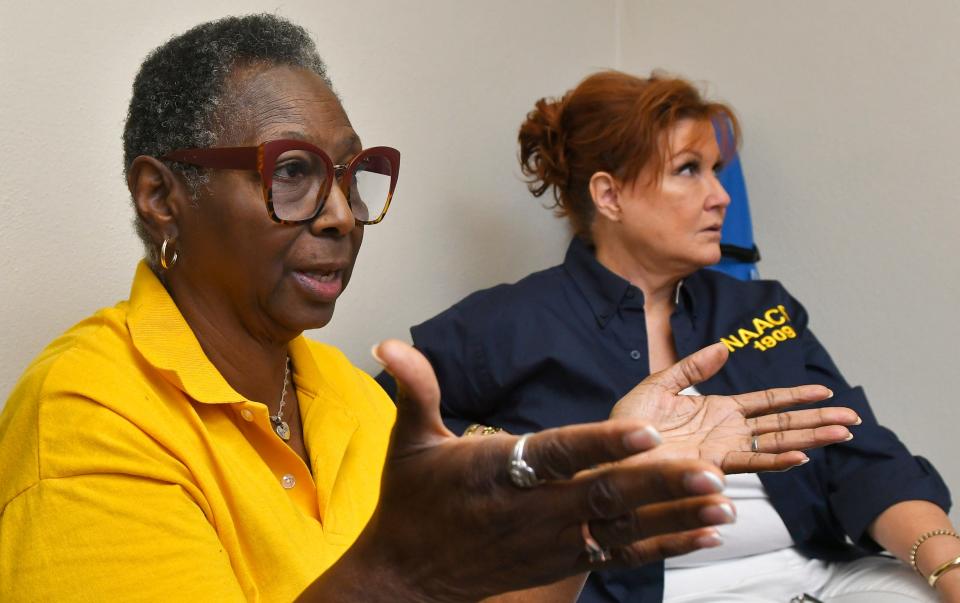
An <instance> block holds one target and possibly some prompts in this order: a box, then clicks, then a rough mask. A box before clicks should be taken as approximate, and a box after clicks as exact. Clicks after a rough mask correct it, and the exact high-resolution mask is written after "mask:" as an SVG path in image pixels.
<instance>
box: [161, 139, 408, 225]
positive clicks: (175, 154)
mask: <svg viewBox="0 0 960 603" xmlns="http://www.w3.org/2000/svg"><path fill="white" fill-rule="evenodd" d="M161 159H164V160H168V161H175V162H178V163H186V164H189V165H195V166H198V167H204V168H213V169H226V170H249V171H254V172H257V173H259V174H260V184H261V188H262V191H263V200H264V202H265V203H266V205H267V213H268V214H269V215H270V218H271V219H272V220H273V221H274V222H277V223H278V224H303V223H304V222H310V221H312V220H314V219H315V218H316V217H317V216H318V215H319V214H320V212H321V211H323V206H324V204H325V203H326V200H327V197H328V196H329V195H330V191H331V188H332V186H333V184H334V182H336V183H337V186H339V187H340V190H341V192H343V196H344V197H345V198H346V199H347V200H348V201H349V203H350V209H351V211H352V212H353V217H354V220H356V222H357V224H377V223H379V222H380V221H381V220H383V218H384V216H386V215H387V209H389V208H390V200H391V199H392V198H393V191H394V189H395V188H396V186H397V175H398V174H399V171H400V151H398V150H396V149H394V148H391V147H371V148H369V149H364V150H363V151H361V152H360V153H359V154H358V155H357V156H356V157H354V158H353V159H351V160H350V162H349V163H347V164H345V165H335V164H334V163H333V161H332V160H331V159H330V156H329V155H327V154H326V153H325V152H324V151H323V150H322V149H320V148H319V147H316V146H314V145H312V144H310V143H308V142H305V141H302V140H271V141H268V142H264V143H263V144H261V145H258V146H255V147H213V148H206V149H178V150H176V151H171V152H170V153H167V154H166V155H164V156H163V157H161Z"/></svg>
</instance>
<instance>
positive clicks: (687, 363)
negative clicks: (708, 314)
mask: <svg viewBox="0 0 960 603" xmlns="http://www.w3.org/2000/svg"><path fill="white" fill-rule="evenodd" d="M729 355H730V352H729V351H727V346H725V345H724V344H722V343H715V344H713V345H709V346H707V347H705V348H703V349H701V350H699V351H696V352H694V353H693V354H690V355H689V356H687V357H686V358H684V359H683V360H681V361H680V362H677V363H676V364H674V365H673V366H671V367H669V368H666V369H664V370H662V371H660V372H658V373H654V374H652V375H650V376H649V377H647V378H646V379H644V380H643V381H641V382H640V385H645V384H646V385H659V386H662V387H665V388H667V390H669V391H671V392H673V393H678V392H679V391H681V390H683V389H686V388H688V387H690V386H691V385H696V384H697V383H702V382H703V381H706V380H707V379H709V378H710V377H713V376H714V375H716V374H717V371H719V370H720V369H721V368H722V367H723V365H724V363H725V362H726V361H727V357H729Z"/></svg>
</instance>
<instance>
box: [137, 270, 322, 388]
mask: <svg viewBox="0 0 960 603" xmlns="http://www.w3.org/2000/svg"><path fill="white" fill-rule="evenodd" d="M129 308H130V310H129V312H128V313H127V328H128V329H130V337H131V339H132V340H133V345H134V346H135V347H136V348H137V350H139V352H140V353H141V354H142V355H143V357H144V358H145V359H146V361H147V362H149V363H150V364H151V365H153V366H154V367H155V368H156V369H157V370H159V371H160V373H161V374H162V375H163V376H164V377H165V378H166V379H167V380H168V381H170V382H171V383H172V384H173V385H175V386H176V387H177V388H178V389H180V390H181V391H183V392H184V393H185V394H186V395H187V396H189V397H190V398H192V399H193V400H196V401H197V402H203V403H207V404H214V403H221V402H247V401H248V400H247V399H246V398H244V397H243V396H241V395H240V394H239V393H237V391H236V390H234V389H233V387H231V386H230V384H229V383H227V380H226V379H224V378H223V375H221V374H220V371H218V370H217V368H216V367H215V366H214V365H213V363H212V362H210V359H209V358H207V355H206V354H205V353H204V351H203V348H201V347H200V342H199V341H198V340H197V337H196V335H194V333H193V330H192V329H191V328H190V325H188V324H187V321H186V319H184V318H183V314H181V313H180V309H179V308H177V304H176V303H174V301H173V298H171V297H170V294H169V293H168V292H167V290H166V289H165V288H164V286H163V284H162V283H161V282H160V279H158V278H157V276H156V275H155V274H154V273H153V271H152V270H151V269H150V267H149V266H147V264H146V262H140V264H139V265H138V266H137V272H136V275H135V276H134V278H133V286H132V287H131V290H130V306H129ZM290 357H291V359H292V361H293V365H294V379H295V380H296V382H297V387H298V388H301V389H304V390H306V391H308V392H309V393H311V394H314V393H315V392H316V391H317V390H318V389H319V387H320V384H321V383H322V378H321V377H320V374H319V369H318V367H317V364H316V360H315V359H314V357H313V354H312V352H311V351H310V348H309V345H308V344H307V342H306V340H305V339H304V337H303V336H302V335H301V336H299V337H297V338H296V339H294V340H293V341H291V342H290Z"/></svg>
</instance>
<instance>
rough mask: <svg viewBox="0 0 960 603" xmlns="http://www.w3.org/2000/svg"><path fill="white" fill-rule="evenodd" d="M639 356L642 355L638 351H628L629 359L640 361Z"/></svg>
mask: <svg viewBox="0 0 960 603" xmlns="http://www.w3.org/2000/svg"><path fill="white" fill-rule="evenodd" d="M641 355H642V354H640V350H630V357H631V358H633V359H634V360H640V356H641Z"/></svg>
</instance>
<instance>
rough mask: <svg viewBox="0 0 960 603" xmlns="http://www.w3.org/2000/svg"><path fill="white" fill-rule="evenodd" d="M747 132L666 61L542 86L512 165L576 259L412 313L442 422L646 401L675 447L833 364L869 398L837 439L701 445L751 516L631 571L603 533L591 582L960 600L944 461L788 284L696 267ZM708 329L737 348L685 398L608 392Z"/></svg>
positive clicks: (585, 411)
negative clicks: (917, 450) (907, 428)
mask: <svg viewBox="0 0 960 603" xmlns="http://www.w3.org/2000/svg"><path fill="white" fill-rule="evenodd" d="M739 139H740V129H739V125H738V121H737V119H736V117H735V115H734V113H733V111H732V110H731V109H730V108H729V107H727V106H726V105H724V104H721V103H716V102H710V101H707V100H705V99H704V98H703V97H702V96H701V94H700V93H699V92H698V91H697V89H696V88H695V87H694V86H692V85H691V84H690V83H689V82H686V81H684V80H682V79H678V78H672V77H668V76H664V75H660V74H656V73H655V74H654V75H652V76H651V77H649V78H638V77H633V76H630V75H627V74H624V73H619V72H613V71H608V72H601V73H597V74H594V75H591V76H590V77H588V78H586V79H585V80H583V81H582V82H581V83H580V84H579V85H578V86H577V87H576V88H574V89H573V90H571V91H569V92H568V93H567V94H566V95H564V96H563V97H562V98H559V99H541V100H539V101H538V102H537V103H536V105H535V108H534V109H533V110H532V111H531V112H530V113H529V114H528V115H527V118H526V120H525V121H524V123H523V125H522V126H521V127H520V135H519V142H520V164H521V168H522V170H523V172H524V173H525V174H526V175H527V176H528V177H529V188H530V191H531V192H532V193H533V194H534V195H535V196H537V197H540V196H542V195H546V194H548V193H549V194H551V196H552V198H553V200H554V202H555V204H554V207H555V209H556V213H557V214H558V215H559V216H563V217H566V218H567V219H568V220H569V222H570V226H571V228H572V230H573V232H574V235H575V236H574V238H573V241H572V242H571V243H570V247H569V249H568V251H567V254H566V258H565V260H564V262H563V264H561V265H559V266H556V267H553V268H550V269H548V270H544V271H542V272H538V273H535V274H532V275H530V276H528V277H526V278H524V279H523V280H521V281H519V282H517V283H515V284H512V285H500V286H497V287H493V288H491V289H487V290H484V291H480V292H477V293H474V294H472V295H470V296H468V297H467V298H466V299H464V300H462V301H461V302H459V303H457V304H456V305H454V306H453V307H452V308H450V309H449V310H447V311H445V312H443V313H442V314H440V315H439V316H437V317H435V318H433V319H431V320H429V321H427V322H425V323H423V324H420V325H418V326H416V327H413V328H412V329H411V332H412V335H413V340H414V344H415V345H416V347H417V348H419V349H420V350H421V351H423V352H424V353H425V354H426V355H427V357H428V358H429V359H430V360H431V362H432V364H433V365H434V368H435V369H436V372H437V375H438V378H439V380H440V384H441V390H442V404H443V410H444V414H445V417H446V421H447V424H448V425H449V426H450V427H451V428H452V429H454V430H457V429H459V430H460V431H463V430H464V429H466V430H467V432H469V433H474V432H478V431H479V432H481V433H482V432H489V431H493V430H496V429H502V430H505V431H508V432H511V433H525V432H531V431H539V430H542V429H546V428H550V427H555V426H559V425H564V424H571V423H584V422H590V421H599V420H602V419H606V418H607V417H608V416H611V415H612V416H625V415H627V416H631V415H632V416H641V417H644V418H646V419H647V420H650V421H651V422H652V423H653V424H654V425H656V426H657V427H658V429H660V430H661V432H662V433H663V434H664V435H665V444H664V446H663V447H662V448H661V449H660V450H659V452H658V453H656V454H657V455H658V456H660V457H661V458H664V457H670V456H679V455H682V454H683V452H682V451H681V450H680V449H679V448H678V446H679V442H681V441H682V440H683V438H684V437H689V434H690V432H692V431H694V430H702V429H703V426H704V425H705V424H706V425H713V424H714V422H715V423H716V426H717V427H716V429H717V430H722V429H725V428H726V427H725V426H724V425H723V424H722V419H721V418H720V417H719V416H718V415H721V414H723V413H725V412H727V410H726V409H723V408H720V407H718V406H716V405H715V402H714V401H715V400H717V399H716V398H713V397H712V396H713V395H716V394H726V395H729V394H733V393H736V392H742V391H752V390H758V389H765V388H771V387H794V386H798V385H801V384H805V383H818V384H822V385H825V386H827V387H828V388H830V389H831V390H832V391H833V392H834V397H833V399H831V400H830V401H829V403H830V404H831V405H834V404H835V405H837V406H847V407H850V408H852V409H854V410H855V411H856V412H857V413H858V414H859V416H860V417H861V419H862V423H861V424H859V425H858V426H856V427H853V429H852V430H851V433H850V434H847V436H846V439H845V441H843V442H841V443H838V444H835V445H832V446H828V447H826V448H821V449H816V450H809V451H808V452H807V454H806V456H804V455H803V454H800V453H795V454H798V455H799V456H795V457H791V459H790V460H789V462H787V465H788V466H793V468H792V469H791V470H790V471H787V472H777V473H757V471H758V470H763V469H766V468H769V467H763V466H761V465H758V464H755V463H752V462H751V461H750V460H749V458H748V459H747V460H744V459H743V457H737V456H736V455H735V454H722V455H718V456H716V457H713V458H710V460H713V461H714V462H715V463H717V464H718V465H719V466H720V467H721V468H722V469H723V470H724V471H725V472H726V473H737V474H738V475H732V476H730V477H729V481H728V489H727V493H728V494H729V495H730V496H731V498H732V499H733V500H734V501H735V502H736V504H737V508H738V518H737V521H736V523H731V524H730V525H726V526H723V527H722V528H721V529H720V535H721V537H722V539H723V541H724V544H725V546H721V547H718V548H711V549H709V550H702V551H699V552H697V553H694V554H692V555H688V556H684V557H680V558H678V559H675V560H673V561H668V562H667V565H666V568H665V567H664V565H663V564H661V563H656V564H649V565H647V566H644V567H643V568H641V569H631V570H622V569H616V562H617V560H618V550H617V548H616V547H615V546H611V547H610V548H611V549H612V550H610V551H609V553H610V554H609V555H607V557H608V558H609V557H612V559H613V560H612V561H606V560H604V561H602V562H598V563H597V564H595V566H594V567H595V568H596V571H594V572H593V573H592V575H591V576H590V578H589V580H588V582H587V585H586V587H585V589H584V591H583V594H582V595H581V599H580V600H581V601H590V602H599V601H643V602H644V603H647V602H650V601H659V600H661V599H664V600H667V601H671V602H678V603H679V602H685V603H687V602H694V601H703V602H706V601H709V602H711V603H715V602H717V601H771V602H773V601H780V602H784V603H785V602H786V601H788V600H790V598H791V597H794V599H793V600H795V601H802V600H806V601H815V600H818V598H822V599H824V600H826V601H845V602H853V601H870V602H872V603H877V602H880V601H891V602H893V601H930V600H934V599H935V594H934V590H932V589H931V588H930V586H935V588H936V590H937V591H938V592H939V593H940V595H941V596H942V597H943V599H944V600H948V601H960V571H953V570H954V569H956V568H957V567H960V557H958V555H960V538H958V536H957V534H956V533H955V532H954V531H953V527H952V525H951V524H950V521H949V519H948V518H947V515H946V513H945V510H946V509H947V508H948V507H949V504H950V499H949V492H948V491H947V488H946V486H945V485H944V483H943V481H942V480H941V479H940V477H939V475H938V474H937V472H936V471H935V470H934V468H933V467H932V466H931V465H930V464H929V463H928V462H927V461H925V460H924V459H922V458H920V457H915V456H913V455H911V454H910V452H909V451H908V450H907V449H906V448H905V447H904V445H903V444H902V443H901V442H900V441H899V440H898V439H897V437H896V436H895V435H894V434H893V432H891V431H890V430H888V429H886V428H884V427H882V426H881V425H880V424H879V423H878V422H877V420H876V418H875V417H874V415H873V412H872V411H871V409H870V406H869V404H868V402H867V399H866V397H865V395H864V392H863V389H862V388H860V387H852V386H851V385H849V384H848V383H847V381H846V380H845V379H844V378H843V376H842V375H841V373H840V371H839V370H838V369H837V367H836V366H835V364H834V363H833V361H832V359H831V358H830V356H829V355H828V353H827V352H826V350H825V349H824V348H823V346H822V345H821V344H820V343H819V342H818V341H817V339H816V337H815V336H814V335H813V333H812V332H811V331H810V329H809V327H808V316H807V313H806V310H805V309H804V307H803V306H802V305H801V304H800V303H799V302H798V301H797V300H796V299H794V298H793V297H792V296H791V295H790V294H789V293H788V292H787V290H786V289H785V288H784V287H783V286H782V285H781V284H780V283H778V282H776V281H751V282H742V281H738V280H735V279H732V278H730V277H728V276H725V275H723V274H720V273H718V272H715V271H711V270H705V268H707V267H708V266H710V265H712V264H715V263H717V262H718V261H719V260H720V231H721V227H722V225H723V220H724V215H725V212H726V208H727V206H728V204H729V203H730V198H729V196H728V195H727V193H726V191H725V190H724V189H723V187H722V186H721V184H720V182H719V180H718V179H717V173H718V172H719V171H720V170H721V169H722V168H723V164H724V162H725V160H726V159H727V158H729V157H730V156H731V155H732V153H733V152H734V150H735V148H736V146H737V144H738V141H739ZM716 342H723V343H724V344H725V350H721V353H723V354H728V355H729V358H727V359H726V363H725V365H724V366H723V368H722V369H721V370H719V372H717V373H716V374H712V375H698V376H697V378H696V379H694V381H695V382H698V383H697V385H696V386H695V388H689V389H688V390H686V391H685V392H684V393H687V394H690V404H689V406H688V407H677V406H674V407H671V408H668V409H665V408H659V407H652V406H650V405H639V406H632V407H631V406H630V405H629V403H628V402H626V401H623V402H620V403H616V401H617V400H618V399H620V398H621V397H622V396H623V395H624V394H625V393H626V392H627V391H629V390H630V388H631V387H632V386H633V384H635V383H637V382H638V381H639V380H641V379H643V378H644V377H646V376H647V375H649V374H651V373H655V372H657V371H660V370H662V369H664V368H666V367H668V366H670V365H672V364H673V363H675V362H676V361H677V359H678V358H681V357H684V356H686V355H688V354H690V353H691V352H693V351H695V350H697V349H699V348H702V347H704V346H707V345H710V344H713V343H716ZM381 382H382V383H384V384H385V385H386V386H387V387H388V388H389V385H390V384H389V380H388V379H382V380H381ZM615 403H616V405H615ZM821 407H822V404H820V403H818V404H815V405H813V406H812V408H813V409H814V411H816V409H819V408H821ZM472 424H478V425H482V426H485V427H476V426H472ZM468 425H471V426H470V427H468ZM794 427H798V428H802V427H803V425H799V424H798V425H795V426H794ZM747 441H748V442H749V443H748V446H749V450H751V451H752V452H754V453H756V452H760V453H763V452H771V451H777V450H776V446H777V438H774V437H771V436H769V435H768V436H763V435H760V436H757V437H752V438H749V439H748V440H747ZM671 444H677V446H675V447H671ZM807 461H809V462H807ZM594 536H595V538H596V541H597V544H598V545H599V546H601V547H603V546H604V545H605V544H606V542H609V540H606V541H605V538H609V537H608V536H605V535H604V534H603V533H600V534H594ZM884 550H885V551H888V552H889V553H891V554H892V555H893V556H895V557H897V558H899V560H896V559H892V558H891V557H890V556H880V555H879V553H881V551H884ZM911 566H913V567H912V568H911ZM917 574H919V576H918V575H917ZM921 577H922V579H921ZM927 583H929V585H930V586H928V585H927ZM858 597H859V598H858Z"/></svg>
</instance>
